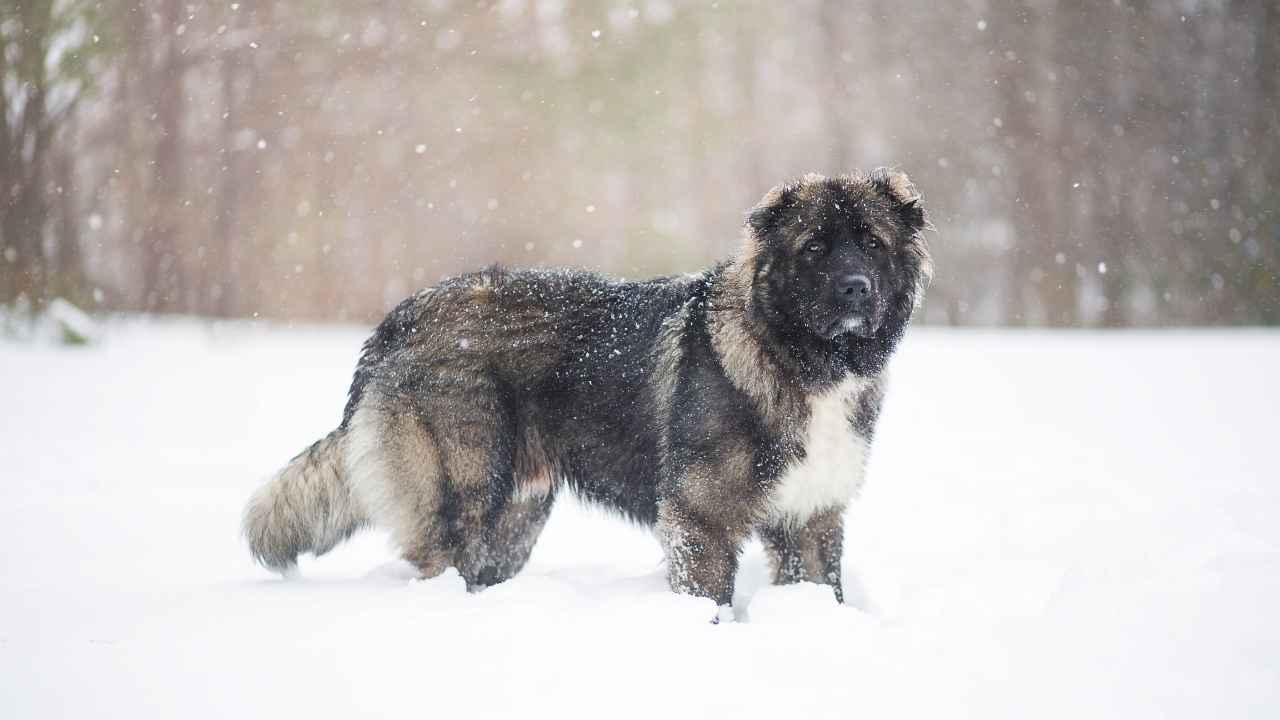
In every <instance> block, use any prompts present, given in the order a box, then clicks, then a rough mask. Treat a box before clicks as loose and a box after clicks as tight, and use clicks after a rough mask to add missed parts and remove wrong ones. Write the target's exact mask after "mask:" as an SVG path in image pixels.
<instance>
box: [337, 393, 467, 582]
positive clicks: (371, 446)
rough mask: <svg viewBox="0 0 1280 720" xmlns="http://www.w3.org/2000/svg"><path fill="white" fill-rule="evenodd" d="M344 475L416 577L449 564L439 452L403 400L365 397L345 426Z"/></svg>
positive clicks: (450, 547)
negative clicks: (417, 573)
mask: <svg viewBox="0 0 1280 720" xmlns="http://www.w3.org/2000/svg"><path fill="white" fill-rule="evenodd" d="M348 432H349V441H348V444H347V472H348V476H349V477H350V479H351V486H352V491H353V492H354V493H355V494H356V495H357V496H358V497H360V499H361V500H362V501H363V503H364V504H365V506H366V507H367V508H369V512H370V514H371V515H372V517H373V520H374V523H375V524H377V525H379V526H381V527H384V528H386V529H388V530H390V531H391V537H392V541H393V542H394V543H395V545H396V546H397V547H398V548H399V549H400V552H401V555H402V556H403V557H404V559H405V560H407V561H408V562H410V563H412V564H413V565H414V567H416V568H417V569H418V572H419V573H421V575H422V577H424V578H429V577H435V576H436V575H439V574H440V573H442V572H444V570H445V569H447V568H448V567H449V566H450V565H452V564H453V559H454V547H453V545H452V543H451V542H450V538H449V536H448V525H447V522H446V517H445V503H446V499H447V496H446V486H445V475H444V468H443V466H442V464H441V453H440V448H439V446H438V445H437V443H436V439H435V438H434V437H432V435H431V433H430V431H429V429H428V427H427V426H426V425H425V424H424V423H423V422H422V420H421V417H420V415H419V414H418V412H417V411H416V408H415V407H414V405H413V403H412V402H411V401H410V400H409V399H408V398H405V397H388V396H387V395H386V394H383V393H381V392H377V391H374V390H370V391H367V392H366V393H365V395H364V397H363V398H362V399H361V401H360V405H359V406H358V407H357V409H356V411H355V413H354V414H353V415H352V417H351V421H350V423H349V430H348Z"/></svg>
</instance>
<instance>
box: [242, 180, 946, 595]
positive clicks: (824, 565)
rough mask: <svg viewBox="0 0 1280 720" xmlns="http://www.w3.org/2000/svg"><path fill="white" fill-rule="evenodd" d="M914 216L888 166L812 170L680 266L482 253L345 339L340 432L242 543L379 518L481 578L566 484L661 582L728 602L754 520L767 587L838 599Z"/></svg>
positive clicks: (272, 553)
mask: <svg viewBox="0 0 1280 720" xmlns="http://www.w3.org/2000/svg"><path fill="white" fill-rule="evenodd" d="M926 224H927V221H926V219H925V216H924V211H923V208H922V207H921V205H920V202H919V194H918V193H917V192H916V189H915V187H914V186H913V185H912V184H911V182H910V181H909V180H908V179H907V177H906V176H905V175H903V174H902V173H899V172H896V171H888V170H877V171H874V172H872V173H870V174H867V175H846V176H840V177H834V178H826V177H820V176H813V175H811V176H806V177H805V178H803V179H801V180H798V181H795V182H792V183H788V184H786V185H783V186H780V187H778V188H775V189H774V190H772V191H770V192H769V193H768V194H767V195H766V196H765V197H764V199H763V200H762V201H761V202H760V203H759V204H758V205H757V206H756V207H755V208H753V209H752V210H751V212H750V215H749V217H748V221H747V225H746V233H745V234H746V237H745V240H744V243H743V248H742V251H741V252H740V253H739V254H738V256H737V257H735V258H733V259H731V260H729V261H728V262H725V263H723V264H720V265H718V266H716V267H714V268H712V269H710V270H707V271H705V272H702V273H700V274H697V275H691V276H684V277H673V278H659V279H655V280H651V281H647V282H619V281H614V280H610V279H608V278H605V277H602V276H599V275H595V274H591V273H586V272H573V271H563V272H514V271H513V272H506V271H502V270H498V269H491V270H486V271H483V272H479V273H474V274H470V275H465V276H461V277H458V278H455V279H452V280H449V281H446V282H444V283H442V284H441V285H439V286H438V287H435V288H430V289H426V290H423V291H421V292H419V293H418V294H416V295H414V296H413V297H411V298H409V299H407V300H405V301H404V302H403V303H401V304H400V305H399V306H398V307H396V308H395V309H394V310H393V311H391V313H390V314H388V316H387V317H386V319H385V320H383V322H382V323H381V324H380V325H379V326H378V328H377V330H375V331H374V333H373V336H372V337H370V338H369V340H368V342H366V344H365V346H364V351H363V354H362V355H361V358H360V361H359V364H358V366H357V368H356V372H355V378H354V381H353V382H352V385H351V389H350V394H349V399H348V402H347V405H346V409H345V411H344V413H343V417H342V423H341V424H340V425H339V426H338V428H337V429H336V430H334V431H333V432H332V433H330V434H329V435H328V436H326V437H325V438H323V439H321V440H319V441H318V442H316V443H315V444H314V445H312V446H311V447H310V448H308V449H307V450H305V451H304V452H303V453H301V454H300V455H298V456H297V457H295V458H294V459H293V460H292V461H291V462H290V463H289V464H288V465H287V466H286V467H285V468H284V469H283V470H282V471H280V473H279V474H278V475H277V476H276V477H275V478H274V479H272V480H271V481H270V482H269V483H268V484H267V485H266V486H265V487H264V488H263V489H262V490H261V491H259V492H258V493H257V494H256V495H255V496H254V497H253V499H252V500H251V501H250V503H249V506H248V508H247V510H246V514H245V521H244V529H245V534H246V537H247V538H248V541H249V545H250V548H251V550H252V552H253V554H254V556H255V557H256V558H257V559H258V560H259V561H261V562H262V563H263V564H264V565H266V566H268V567H270V568H273V569H277V570H286V569H288V568H290V567H292V566H293V564H294V563H295V561H296V559H297V556H298V555H299V554H300V553H304V552H311V553H315V554H320V553H323V552H325V551H327V550H329V549H330V548H332V547H333V546H334V545H336V544H337V543H339V542H341V541H342V540H344V539H345V538H347V537H348V536H350V535H351V534H352V533H353V532H355V531H356V530H358V529H360V528H362V527H365V526H368V525H378V526H381V527H385V528H387V529H389V530H390V531H391V533H392V536H393V539H394V541H395V543H396V544H397V545H398V547H399V548H400V550H401V552H402V553H403V555H404V557H405V558H406V559H407V560H408V561H409V562H411V563H413V564H414V565H415V566H416V567H417V568H418V570H419V571H420V572H421V573H422V575H423V576H424V577H430V576H434V575H436V574H439V573H440V572H442V571H443V570H445V569H446V568H448V567H456V568H457V569H458V571H459V573H460V574H461V575H462V577H463V578H464V579H465V580H466V582H467V584H468V587H470V588H472V589H480V588H483V587H485V586H488V585H493V584H495V583H499V582H502V581H503V580H505V579H507V578H510V577H511V576H512V575H514V574H515V573H516V572H518V571H519V570H520V568H521V567H522V566H523V565H524V563H525V561H526V560H527V559H528V556H529V553H530V551H531V550H532V548H533V546H534V543H535V542H536V541H537V538H538V534H539V533H540V532H541V530H542V527H543V525H544V523H545V522H546V520H547V517H548V515H549V513H550V511H551V506H552V503H553V501H554V498H555V497H556V494H557V493H558V492H561V491H563V490H568V491H571V492H574V493H576V494H577V495H578V496H579V497H581V498H583V499H585V500H587V501H590V502H594V503H598V504H600V505H603V506H606V507H608V508H611V509H613V510H615V511H617V512H619V513H621V514H622V515H623V516H625V517H627V518H629V519H630V520H632V521H634V522H637V523H641V524H643V525H647V526H651V527H653V528H654V529H655V531H656V533H657V535H658V538H659V540H660V541H661V543H662V547H663V549H664V551H665V553H666V557H667V566H668V572H669V577H670V583H671V587H672V589H674V590H676V591H678V592H684V593H692V594H696V595H701V596H706V597H709V598H712V599H714V600H715V601H716V602H717V603H719V604H721V605H726V604H728V603H729V602H730V599H731V597H732V594H733V580H734V574H735V572H736V570H737V562H738V553H739V550H740V548H741V546H742V544H743V543H744V542H745V541H746V540H747V539H748V538H749V537H751V535H752V534H755V535H757V536H758V537H760V538H761V540H762V541H763V543H764V545H765V547H766V549H767V551H768V553H769V556H770V559H771V562H772V566H773V573H774V579H775V581H776V582H780V583H782V582H796V581H801V580H807V581H813V582H819V583H825V584H828V585H831V586H832V587H833V588H834V591H835V594H836V597H837V598H840V597H841V587H840V554H841V540H842V538H843V524H842V522H843V521H842V517H843V510H844V508H845V506H846V505H847V503H848V502H849V500H850V499H851V498H852V496H853V495H854V493H855V492H856V491H857V489H858V487H859V486H860V485H861V484H862V481H863V471H864V464H865V459H866V457H867V452H868V449H869V447H870V443H871V439H872V435H873V432H874V428H875V424H876V418H877V415H878V413H879V410H880V405H881V401H882V399H883V397H884V392H885V367H886V363H887V362H888V360H889V358H890V356H891V354H892V353H893V351H894V349H895V347H896V346H897V344H898V342H899V341H900V340H901V338H902V335H903V332H904V331H905V329H906V327H907V325H908V323H909V321H910V318H911V315H912V312H913V310H914V308H915V307H916V306H917V305H918V304H919V302H920V300H921V298H922V294H923V291H924V287H925V285H926V284H927V281H928V278H929V276H930V273H931V267H930V261H929V255H928V251H927V249H926V246H925V244H924V242H923V240H922V238H921V231H922V230H923V229H924V228H925V226H926Z"/></svg>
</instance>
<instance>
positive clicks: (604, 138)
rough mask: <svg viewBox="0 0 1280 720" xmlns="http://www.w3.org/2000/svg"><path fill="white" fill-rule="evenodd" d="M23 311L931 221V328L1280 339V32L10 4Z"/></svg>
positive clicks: (339, 300)
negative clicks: (881, 171) (770, 220)
mask: <svg viewBox="0 0 1280 720" xmlns="http://www.w3.org/2000/svg"><path fill="white" fill-rule="evenodd" d="M0 8H3V9H2V10H0V13H2V14H0V82H2V85H3V93H0V103H2V104H0V117H2V118H3V124H2V125H0V305H10V306H13V305H14V304H15V303H18V304H21V305H24V306H26V307H29V308H35V309H38V308H40V307H41V306H43V305H45V304H46V303H48V302H50V301H51V300H52V299H53V298H56V297H62V298H67V299H70V300H71V301H73V302H75V303H78V304H80V306H81V307H85V308H87V309H90V310H92V311H95V312H97V311H130V312H133V311H142V312H157V313H190V314H200V315H209V316H263V317H272V318H283V319H299V320H303V319H305V320H354V321H370V320H373V319H376V318H378V317H380V315H381V314H382V313H383V312H385V310H386V309H388V308H389V307H390V305H392V304H393V303H395V302H396V301H398V300H399V299H400V298H401V297H403V296H404V295H406V294H408V293H410V292H411V291H413V290H414V289H416V288H418V287H420V286H423V285H427V284H431V283H434V282H436V281H437V280H439V279H440V278H441V277H442V276H446V275H449V274H453V273H457V272H459V271H462V270H466V269H470V268H475V267H478V266H481V265H485V264H489V263H492V262H502V263H504V264H510V265H516V266H537V265H574V266H581V267H590V268H594V269H599V270H603V271H607V272H611V273H614V274H618V275H622V276H626V277H640V276H648V275H652V274H662V273H676V272H684V271H690V270H695V269H699V268H700V267H702V266H704V265H707V264H709V263H711V262H713V261H714V260H716V259H719V258H723V257H725V256H727V255H728V254H729V253H731V252H733V251H734V249H735V248H736V247H737V245H738V243H739V242H740V228H741V224H742V219H743V216H744V212H745V211H746V209H747V208H748V207H750V206H751V205H752V204H753V203H754V202H755V201H756V200H757V199H758V198H759V197H760V196H761V195H763V194H764V193H765V191H766V190H767V189H768V188H769V187H770V186H772V185H774V184H776V183H778V182H780V181H782V180H784V179H786V178H788V177H790V176H795V175H798V174H802V173H804V172H807V171H817V172H823V173H828V174H830V173H838V172H841V171H845V170H849V169H869V168H872V167H875V166H878V165H894V166H897V167H900V168H902V169H904V170H906V171H907V172H908V173H909V174H910V175H911V176H912V178H913V179H914V180H915V181H916V183H917V185H918V186H919V187H920V189H921V190H922V191H923V193H924V197H925V204H926V206H927V207H928V208H929V209H930V210H931V212H932V217H933V220H934V223H935V225H936V226H937V231H936V233H931V234H930V237H929V240H930V243H931V244H932V247H933V251H934V255H935V258H936V262H937V267H938V275H937V279H936V282H935V284H934V286H933V288H932V290H931V294H930V297H929V301H928V304H927V307H926V309H925V319H926V320H927V321H928V322H932V323H944V324H960V325H1049V326H1130V325H1138V326H1160V325H1191V324H1277V323H1280V3H1277V2H1276V0H1086V1H1083V2H1071V1H1068V0H959V1H957V2H953V3H933V2H923V1H920V2H914V1H903V0H892V1H891V0H862V1H853V0H849V1H839V0H800V1H798V2H753V1H744V2H733V1H731V0H720V1H719V2H710V1H705V2H677V1H675V0H626V1H624V0H496V1H492V2H489V1H484V0H481V1H479V2H475V1H472V0H415V1H410V0H404V1H401V2H372V1H368V0H309V1H308V0H274V1H273V0H238V1H237V2H223V1H217V2H183V1H182V0H104V1H102V2H90V1H87V0H0Z"/></svg>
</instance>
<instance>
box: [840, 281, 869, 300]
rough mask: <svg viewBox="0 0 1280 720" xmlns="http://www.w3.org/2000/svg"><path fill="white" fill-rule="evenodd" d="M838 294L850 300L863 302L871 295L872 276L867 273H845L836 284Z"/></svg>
mask: <svg viewBox="0 0 1280 720" xmlns="http://www.w3.org/2000/svg"><path fill="white" fill-rule="evenodd" d="M836 294H837V295H840V296H841V297H843V298H844V299H845V300H846V301H849V302H862V301H863V300H867V299H869V297H868V296H870V295H871V278H869V277H867V276H866V275H845V276H843V277H841V278H840V281H839V283H838V284H837V285H836Z"/></svg>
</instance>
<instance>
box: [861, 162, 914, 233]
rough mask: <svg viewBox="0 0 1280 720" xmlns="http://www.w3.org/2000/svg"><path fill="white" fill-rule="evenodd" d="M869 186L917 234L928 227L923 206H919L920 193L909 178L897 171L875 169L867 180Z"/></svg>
mask: <svg viewBox="0 0 1280 720" xmlns="http://www.w3.org/2000/svg"><path fill="white" fill-rule="evenodd" d="M868 179H869V180H870V181H871V184H872V185H873V186H875V188H876V189H877V190H879V191H880V192H881V193H883V194H884V196H885V197H887V198H889V200H890V201H891V202H892V203H893V204H894V206H895V209H896V210H897V211H898V215H899V217H901V218H902V221H903V222H904V223H906V225H907V226H908V227H910V228H911V230H912V231H913V232H919V231H920V230H923V229H924V228H926V227H928V225H929V220H928V219H927V218H926V217H925V214H924V206H923V205H921V204H920V191H919V190H917V189H916V186H915V184H914V183H912V182H911V178H909V177H907V174H906V173H904V172H902V171H899V170H891V169H889V168H876V169H875V170H872V171H871V175H870V176H869V178H868Z"/></svg>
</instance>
